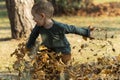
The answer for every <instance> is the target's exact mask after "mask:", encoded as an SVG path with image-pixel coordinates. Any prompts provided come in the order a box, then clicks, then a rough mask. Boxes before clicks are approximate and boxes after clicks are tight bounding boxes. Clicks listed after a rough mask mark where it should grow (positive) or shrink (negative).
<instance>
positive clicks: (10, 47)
mask: <svg viewBox="0 0 120 80" xmlns="http://www.w3.org/2000/svg"><path fill="white" fill-rule="evenodd" d="M94 1H95V2H96V3H100V2H108V1H118V0H104V1H101V0H94ZM4 4H5V3H4V2H0V6H1V5H2V6H4ZM54 19H55V20H57V21H60V22H63V23H66V24H71V25H76V26H80V27H83V26H85V27H87V26H89V25H93V26H95V27H101V28H107V29H108V30H109V31H110V32H115V33H116V34H115V36H119V33H120V32H119V31H120V27H119V25H120V16H118V17H106V16H102V17H81V16H61V17H54ZM103 34H104V33H103ZM67 37H68V39H69V41H70V43H71V46H72V47H73V46H76V48H75V49H72V52H73V53H74V55H73V56H74V57H75V59H76V60H77V61H80V62H88V61H92V60H95V59H96V58H97V57H100V56H102V55H103V53H104V54H105V55H112V56H113V55H115V54H114V52H111V53H109V52H105V51H106V49H103V52H101V53H99V54H98V56H93V54H96V53H97V50H99V47H100V46H95V45H91V44H90V43H89V40H88V41H84V40H83V39H81V36H77V35H67ZM9 38H11V30H10V24H9V20H8V17H7V13H6V9H2V10H1V9H0V71H5V70H7V69H6V67H10V68H12V64H13V62H14V61H15V57H10V54H11V53H12V52H13V51H14V50H15V49H16V48H17V44H18V43H20V42H21V41H19V40H9ZM109 40H111V39H109ZM119 40H120V38H115V39H112V40H111V41H112V42H113V43H114V47H115V49H116V54H118V53H119V52H120V50H119V49H120V47H119V46H118V45H120V41H119ZM93 42H94V43H97V44H98V45H101V44H106V43H105V42H100V41H93ZM86 43H87V44H89V48H86V49H85V50H83V51H82V53H78V50H79V49H80V45H81V44H86ZM107 47H109V45H108V46H107ZM91 48H92V49H94V50H95V53H93V52H91V51H90V49H91ZM109 48H110V49H111V46H110V47H109ZM109 48H108V49H109ZM110 51H111V50H110ZM106 53H108V54H106ZM88 58H90V59H88Z"/></svg>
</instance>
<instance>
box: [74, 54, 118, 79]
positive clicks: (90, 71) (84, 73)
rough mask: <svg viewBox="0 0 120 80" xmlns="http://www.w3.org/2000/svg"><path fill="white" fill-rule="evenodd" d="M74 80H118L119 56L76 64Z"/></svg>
mask: <svg viewBox="0 0 120 80" xmlns="http://www.w3.org/2000/svg"><path fill="white" fill-rule="evenodd" d="M72 68H73V71H74V74H76V80H120V55H119V56H117V57H102V58H98V59H97V62H91V63H84V64H77V65H75V66H74V67H72Z"/></svg>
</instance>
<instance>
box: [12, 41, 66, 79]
mask: <svg viewBox="0 0 120 80" xmlns="http://www.w3.org/2000/svg"><path fill="white" fill-rule="evenodd" d="M38 48H39V49H33V50H31V51H30V52H29V51H27V50H26V49H25V43H21V44H19V45H18V48H17V49H16V50H15V51H14V52H13V53H12V54H11V56H13V55H15V56H16V58H17V60H16V61H15V62H14V65H13V68H14V69H15V70H17V71H19V77H20V78H22V79H27V78H28V76H27V75H28V74H30V75H31V76H32V77H31V79H38V80H53V79H54V80H56V79H57V77H58V75H59V74H60V72H62V71H64V68H65V67H66V66H65V65H64V64H63V63H62V62H61V61H59V60H60V58H61V54H56V53H55V52H53V51H50V50H48V49H47V48H46V47H45V46H41V47H38ZM26 54H29V58H30V60H28V59H27V58H25V55H26Z"/></svg>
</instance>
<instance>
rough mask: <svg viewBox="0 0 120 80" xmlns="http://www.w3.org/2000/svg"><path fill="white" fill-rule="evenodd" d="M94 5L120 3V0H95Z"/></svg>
mask: <svg viewBox="0 0 120 80" xmlns="http://www.w3.org/2000/svg"><path fill="white" fill-rule="evenodd" d="M93 2H94V3H96V4H100V3H107V2H120V0H93Z"/></svg>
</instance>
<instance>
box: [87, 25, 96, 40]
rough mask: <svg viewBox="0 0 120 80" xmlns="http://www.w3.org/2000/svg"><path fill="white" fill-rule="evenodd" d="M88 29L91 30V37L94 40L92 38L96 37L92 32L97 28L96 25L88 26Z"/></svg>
mask: <svg viewBox="0 0 120 80" xmlns="http://www.w3.org/2000/svg"><path fill="white" fill-rule="evenodd" d="M88 29H89V30H90V36H89V39H90V40H92V39H95V38H94V37H93V36H92V34H93V32H94V30H95V29H96V28H95V27H93V26H88Z"/></svg>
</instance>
